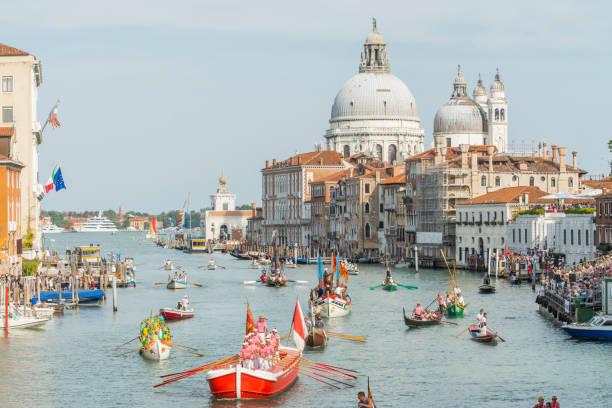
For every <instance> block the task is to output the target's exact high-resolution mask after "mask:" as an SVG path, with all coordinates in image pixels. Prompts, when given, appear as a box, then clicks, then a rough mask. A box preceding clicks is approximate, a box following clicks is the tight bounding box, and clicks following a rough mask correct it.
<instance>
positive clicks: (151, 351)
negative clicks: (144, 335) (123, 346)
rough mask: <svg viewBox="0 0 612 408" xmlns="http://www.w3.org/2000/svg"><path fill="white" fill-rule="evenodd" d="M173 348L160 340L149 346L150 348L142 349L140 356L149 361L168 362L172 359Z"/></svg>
mask: <svg viewBox="0 0 612 408" xmlns="http://www.w3.org/2000/svg"><path fill="white" fill-rule="evenodd" d="M170 350H172V346H168V345H166V344H164V343H162V342H161V341H159V339H157V340H156V341H155V343H152V344H150V345H149V347H146V348H145V347H141V348H140V354H141V355H142V356H143V357H144V358H146V359H147V360H158V361H159V360H167V359H168V358H169V357H170Z"/></svg>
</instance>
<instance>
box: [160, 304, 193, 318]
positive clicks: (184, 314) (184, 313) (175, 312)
mask: <svg viewBox="0 0 612 408" xmlns="http://www.w3.org/2000/svg"><path fill="white" fill-rule="evenodd" d="M159 314H160V315H162V316H164V319H166V320H182V319H189V318H191V317H193V316H194V315H195V313H194V311H193V309H177V308H173V307H163V308H161V309H159Z"/></svg>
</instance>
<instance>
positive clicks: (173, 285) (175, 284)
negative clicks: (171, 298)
mask: <svg viewBox="0 0 612 408" xmlns="http://www.w3.org/2000/svg"><path fill="white" fill-rule="evenodd" d="M186 287H187V282H183V281H179V280H174V279H172V280H171V281H170V282H168V284H167V285H166V288H168V289H185V288H186Z"/></svg>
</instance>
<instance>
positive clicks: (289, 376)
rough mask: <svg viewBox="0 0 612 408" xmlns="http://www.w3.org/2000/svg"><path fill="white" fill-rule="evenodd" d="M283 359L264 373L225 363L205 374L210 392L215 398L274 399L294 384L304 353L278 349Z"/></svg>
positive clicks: (284, 348) (287, 348)
mask: <svg viewBox="0 0 612 408" xmlns="http://www.w3.org/2000/svg"><path fill="white" fill-rule="evenodd" d="M278 351H279V356H280V360H279V361H278V362H277V363H276V364H274V365H273V366H271V367H270V368H267V369H265V370H259V369H250V368H246V367H242V365H241V364H240V363H231V364H226V365H223V366H220V367H216V368H214V369H212V370H210V371H208V373H206V381H208V385H209V387H210V392H211V393H212V394H213V395H214V396H215V397H216V398H229V399H246V398H272V397H274V396H276V395H277V394H279V393H281V392H283V391H284V390H286V389H287V388H289V387H290V386H291V384H293V382H294V381H295V379H296V378H297V375H298V370H299V363H300V360H301V358H302V353H301V352H299V351H298V350H297V349H294V348H290V347H279V349H278Z"/></svg>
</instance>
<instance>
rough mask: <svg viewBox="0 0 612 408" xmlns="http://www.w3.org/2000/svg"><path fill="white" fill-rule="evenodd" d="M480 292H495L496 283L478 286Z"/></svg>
mask: <svg viewBox="0 0 612 408" xmlns="http://www.w3.org/2000/svg"><path fill="white" fill-rule="evenodd" d="M478 291H479V292H480V293H493V292H495V285H487V284H483V285H480V286H479V287H478Z"/></svg>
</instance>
